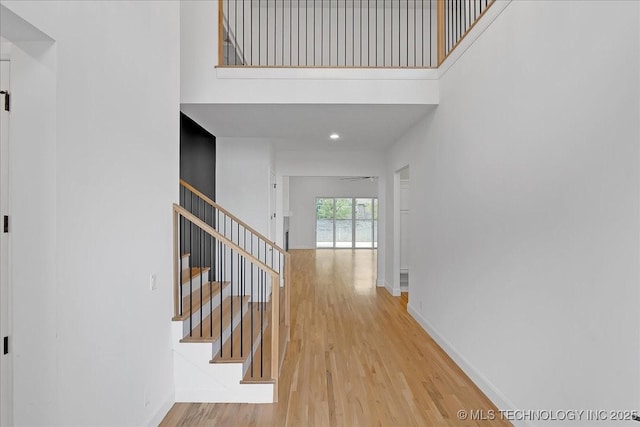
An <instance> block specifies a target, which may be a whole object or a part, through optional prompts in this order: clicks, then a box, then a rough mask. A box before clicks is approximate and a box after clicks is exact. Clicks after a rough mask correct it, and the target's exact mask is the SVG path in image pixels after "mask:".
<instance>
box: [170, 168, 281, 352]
mask: <svg viewBox="0 0 640 427" xmlns="http://www.w3.org/2000/svg"><path fill="white" fill-rule="evenodd" d="M180 205H181V206H183V207H184V208H185V209H187V210H188V211H189V212H191V213H193V214H194V215H196V216H197V217H198V218H199V219H200V220H202V221H204V222H205V223H206V224H208V225H210V226H211V227H213V228H215V229H216V230H217V231H218V232H219V233H221V234H222V235H223V236H225V237H226V238H228V239H229V240H231V241H232V242H234V243H235V244H237V245H238V246H239V247H241V248H242V249H244V250H245V251H247V252H249V253H250V254H251V255H252V256H254V257H255V258H257V259H258V260H260V261H261V262H263V263H264V264H266V265H267V266H269V267H270V268H272V269H273V270H275V271H276V272H277V273H278V274H279V275H280V277H281V283H280V286H281V287H282V288H283V290H284V294H285V301H286V303H285V305H284V306H283V310H282V311H283V316H284V323H285V325H286V326H287V327H289V326H290V324H291V323H290V321H291V312H290V293H289V283H290V277H291V268H290V267H291V256H290V254H289V253H288V252H287V251H285V250H284V249H283V248H282V247H280V246H278V245H277V244H276V243H275V242H273V241H271V239H269V238H268V237H266V236H264V235H263V234H262V233H260V232H259V231H257V230H256V229H254V228H252V227H251V226H249V225H247V224H246V223H245V222H244V221H242V220H241V219H239V218H238V217H237V216H235V215H233V214H232V213H231V212H229V211H228V210H226V209H225V208H223V207H222V206H220V205H219V204H217V203H216V202H214V201H213V200H211V198H209V197H208V196H206V195H205V194H204V193H202V192H201V191H199V190H198V189H196V188H195V187H193V186H192V185H191V184H189V183H188V182H186V181H184V180H182V179H181V180H180ZM285 332H286V337H287V340H289V330H288V329H287V330H286V331H285Z"/></svg>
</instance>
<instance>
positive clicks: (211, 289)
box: [173, 282, 229, 320]
mask: <svg viewBox="0 0 640 427" xmlns="http://www.w3.org/2000/svg"><path fill="white" fill-rule="evenodd" d="M227 286H229V282H223V283H222V289H224V288H226V287H227ZM220 288H221V287H220V282H207V283H204V284H203V285H202V288H201V287H199V286H198V289H194V291H193V292H192V293H191V305H190V304H189V299H190V298H189V297H190V295H186V296H185V297H184V298H183V299H182V307H183V309H182V315H180V316H174V317H173V320H186V319H188V318H189V315H190V314H191V309H193V311H197V309H198V308H199V307H200V289H202V300H203V301H205V302H206V301H207V300H209V299H215V298H216V297H217V296H218V295H219V294H220Z"/></svg>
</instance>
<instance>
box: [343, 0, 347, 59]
mask: <svg viewBox="0 0 640 427" xmlns="http://www.w3.org/2000/svg"><path fill="white" fill-rule="evenodd" d="M344 66H345V67H346V66H347V5H346V3H345V5H344Z"/></svg>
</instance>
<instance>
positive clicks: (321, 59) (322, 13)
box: [320, 0, 324, 66]
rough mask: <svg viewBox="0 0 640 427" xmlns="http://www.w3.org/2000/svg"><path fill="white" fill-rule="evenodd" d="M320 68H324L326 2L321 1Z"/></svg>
mask: <svg viewBox="0 0 640 427" xmlns="http://www.w3.org/2000/svg"><path fill="white" fill-rule="evenodd" d="M320 66H324V0H320Z"/></svg>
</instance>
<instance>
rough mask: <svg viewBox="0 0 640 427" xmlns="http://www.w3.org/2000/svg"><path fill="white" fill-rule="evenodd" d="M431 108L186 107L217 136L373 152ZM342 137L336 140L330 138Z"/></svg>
mask: <svg viewBox="0 0 640 427" xmlns="http://www.w3.org/2000/svg"><path fill="white" fill-rule="evenodd" d="M434 108H435V106H433V105H344V104H341V105H333V104H322V105H318V104H313V105H311V104H303V105H300V104H295V105H294V104H183V105H182V108H181V109H182V112H184V113H185V114H186V115H188V116H189V117H191V118H192V119H193V120H195V121H196V122H198V123H199V124H200V125H201V126H203V127H204V128H205V129H207V130H208V131H209V132H211V133H212V134H213V135H215V136H216V137H258V138H266V139H270V140H273V141H274V142H275V146H276V148H278V149H283V150H296V149H299V150H309V149H322V150H324V149H372V150H382V149H385V148H387V147H389V146H390V145H391V144H393V143H394V142H395V141H396V140H397V139H398V138H399V137H400V136H402V135H403V134H404V133H405V132H406V131H407V129H409V128H410V127H411V126H413V125H414V124H415V123H417V122H418V121H419V120H420V119H421V118H423V117H424V116H425V115H426V114H427V113H429V112H430V111H432V110H433V109H434ZM332 132H336V133H338V134H340V140H339V141H338V142H332V141H330V139H329V135H330V134H331V133H332Z"/></svg>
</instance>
